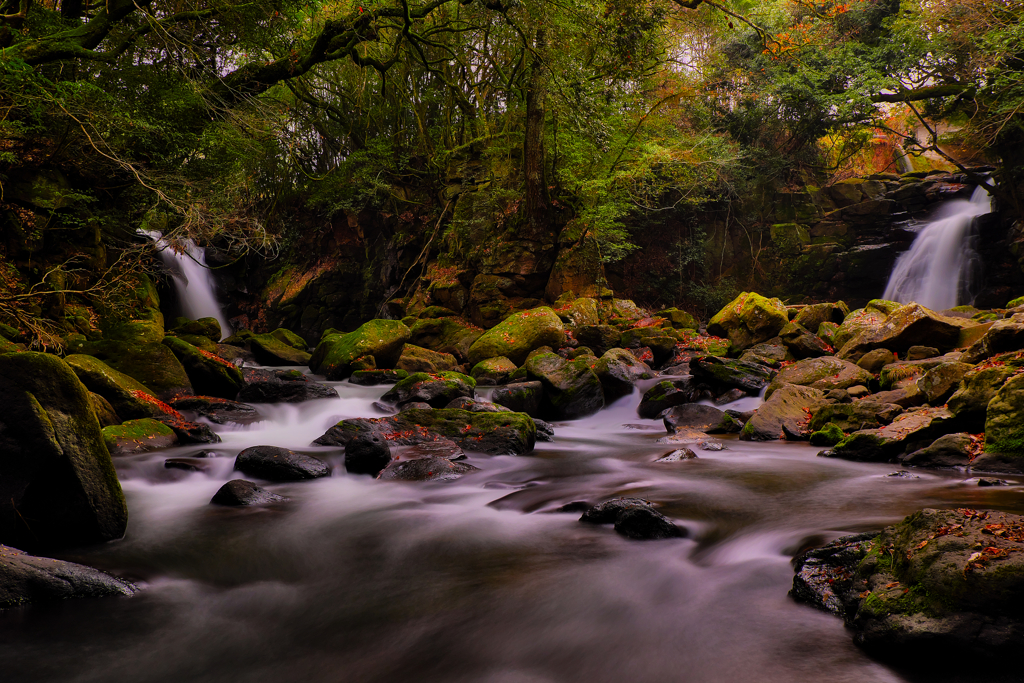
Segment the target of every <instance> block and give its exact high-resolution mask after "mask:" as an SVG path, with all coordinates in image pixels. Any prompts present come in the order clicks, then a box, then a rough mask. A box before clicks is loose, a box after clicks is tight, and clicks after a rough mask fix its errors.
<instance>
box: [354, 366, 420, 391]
mask: <svg viewBox="0 0 1024 683" xmlns="http://www.w3.org/2000/svg"><path fill="white" fill-rule="evenodd" d="M408 376H409V373H408V372H406V371H405V370H357V371H356V372H353V373H352V375H351V376H350V377H349V378H348V381H349V382H350V383H351V384H356V385H359V386H361V387H375V386H379V385H381V384H396V383H398V382H401V381H402V380H403V379H405V378H406V377H408Z"/></svg>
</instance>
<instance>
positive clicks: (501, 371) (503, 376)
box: [469, 356, 519, 384]
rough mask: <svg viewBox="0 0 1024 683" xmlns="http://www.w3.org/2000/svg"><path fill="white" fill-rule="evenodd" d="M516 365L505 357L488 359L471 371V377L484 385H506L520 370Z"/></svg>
mask: <svg viewBox="0 0 1024 683" xmlns="http://www.w3.org/2000/svg"><path fill="white" fill-rule="evenodd" d="M518 369H519V368H518V367H516V364H515V363H513V362H512V361H510V360H509V359H508V358H505V357H504V356H498V357H497V358H486V359H484V360H482V361H480V362H479V363H477V364H476V365H474V366H473V369H472V370H470V371H469V374H470V376H472V377H473V379H475V380H476V381H477V382H479V383H483V384H504V383H505V382H507V381H508V378H509V377H510V376H511V375H512V373H513V372H515V371H516V370H518Z"/></svg>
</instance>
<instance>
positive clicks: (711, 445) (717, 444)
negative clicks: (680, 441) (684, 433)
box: [697, 439, 729, 451]
mask: <svg viewBox="0 0 1024 683" xmlns="http://www.w3.org/2000/svg"><path fill="white" fill-rule="evenodd" d="M697 446H698V447H699V448H700V449H701V450H702V451H727V450H729V449H728V448H727V447H726V445H725V444H724V443H722V442H721V441H717V440H715V439H705V440H704V441H701V442H699V443H698V444H697Z"/></svg>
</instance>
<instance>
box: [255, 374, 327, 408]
mask: <svg viewBox="0 0 1024 683" xmlns="http://www.w3.org/2000/svg"><path fill="white" fill-rule="evenodd" d="M243 374H244V375H245V382H246V384H245V386H244V387H242V390H241V391H239V392H238V396H237V397H236V398H237V400H239V401H243V402H246V403H301V402H303V401H311V400H314V399H318V398H337V397H338V392H337V391H335V390H334V389H332V388H331V387H329V386H327V385H326V384H320V383H319V382H314V381H313V380H311V379H309V378H308V377H306V376H304V375H303V374H302V373H301V372H299V371H298V370H263V369H257V368H244V370H243Z"/></svg>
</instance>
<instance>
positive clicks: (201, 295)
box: [139, 230, 231, 341]
mask: <svg viewBox="0 0 1024 683" xmlns="http://www.w3.org/2000/svg"><path fill="white" fill-rule="evenodd" d="M139 232H140V233H141V234H143V235H146V236H147V237H149V238H150V239H151V240H153V242H155V243H156V248H157V250H158V251H159V252H160V258H161V259H162V260H163V262H164V266H165V267H166V268H167V270H168V271H169V272H170V273H171V279H172V280H173V281H174V289H175V291H176V292H177V294H178V301H179V302H180V304H181V308H182V315H183V316H185V317H186V318H189V319H190V320H198V319H200V318H216V319H217V322H219V323H220V330H221V339H224V338H226V337H229V336H230V335H231V324H230V323H229V322H228V318H227V316H226V315H224V310H223V309H222V308H221V305H220V303H219V302H218V301H217V294H216V285H215V283H214V281H213V276H212V275H211V274H210V268H209V266H208V265H207V264H206V249H204V248H203V247H200V246H197V245H196V243H195V242H193V241H192V240H190V239H185V240H182V241H181V242H180V244H178V245H176V246H175V245H172V244H171V243H170V242H168V241H167V240H165V239H164V238H163V236H162V235H161V234H160V233H159V232H147V231H145V230H140V231H139ZM215 341H219V340H215Z"/></svg>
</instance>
